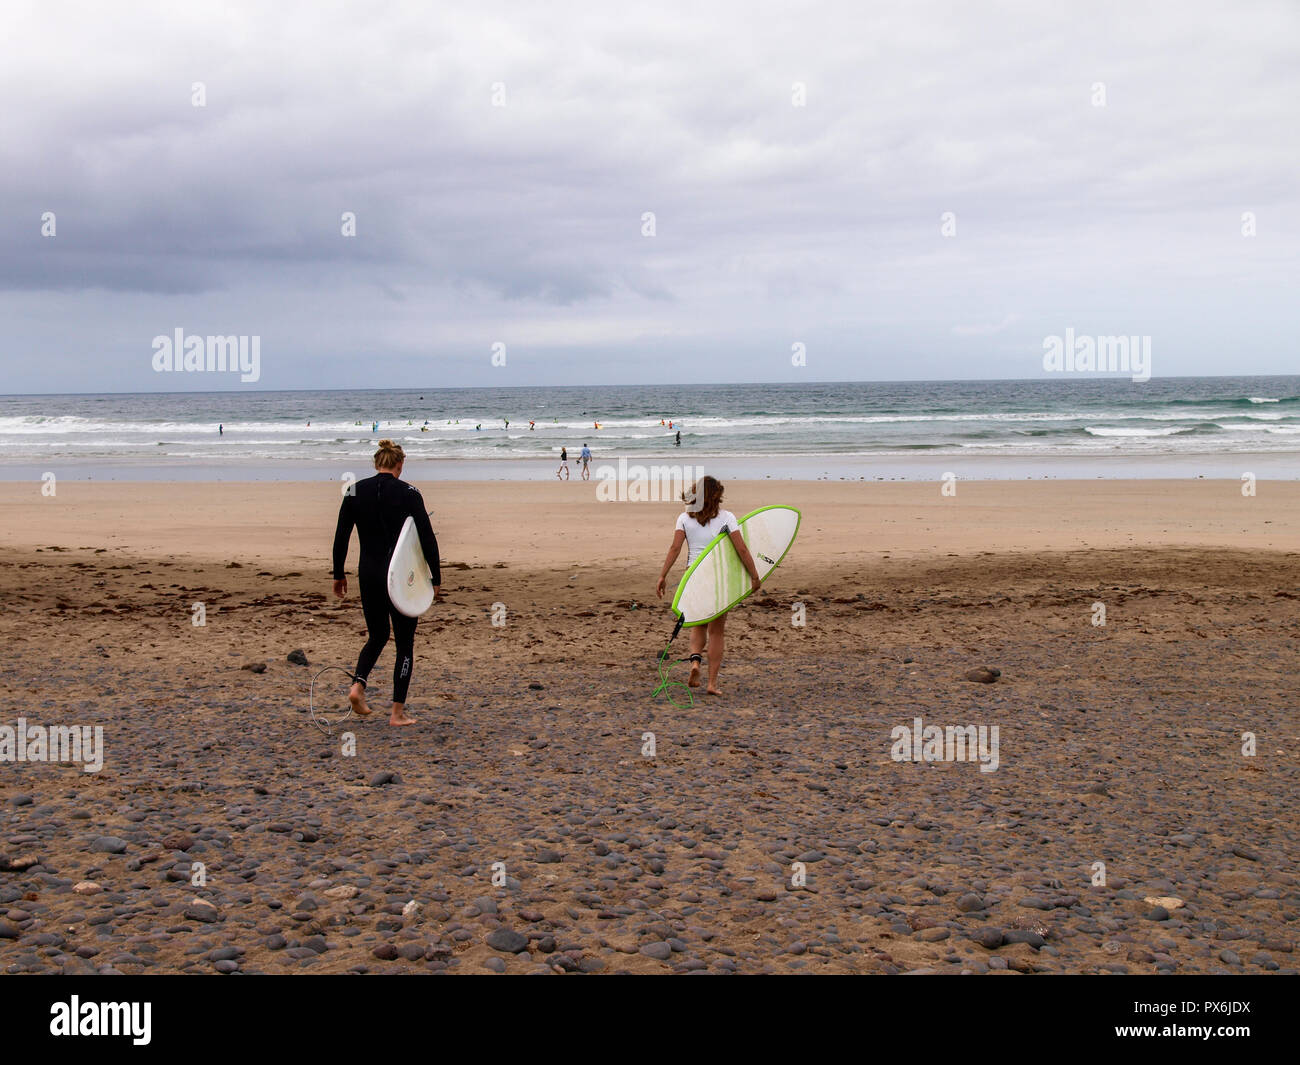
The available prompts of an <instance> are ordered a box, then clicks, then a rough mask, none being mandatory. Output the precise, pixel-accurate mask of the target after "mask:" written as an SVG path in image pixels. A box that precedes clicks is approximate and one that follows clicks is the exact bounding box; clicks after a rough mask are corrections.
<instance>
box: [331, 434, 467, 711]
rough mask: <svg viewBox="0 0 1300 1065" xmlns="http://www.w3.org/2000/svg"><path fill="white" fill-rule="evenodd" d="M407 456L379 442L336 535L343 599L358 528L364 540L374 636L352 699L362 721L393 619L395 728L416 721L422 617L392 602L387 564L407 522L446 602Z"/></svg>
mask: <svg viewBox="0 0 1300 1065" xmlns="http://www.w3.org/2000/svg"><path fill="white" fill-rule="evenodd" d="M405 460H406V454H405V452H403V451H402V448H401V446H400V445H398V444H394V443H393V442H392V441H391V440H381V441H379V450H378V451H376V452H375V469H376V470H377V471H378V472H377V473H376V474H375V475H374V476H373V477H367V478H365V479H364V480H361V481H357V483H356V484H354V485H353V486H352V488H351V490H350V491H349V492H348V493H347V494H346V495H345V496H344V497H343V503H342V505H341V506H340V507H339V523H338V528H337V529H336V530H335V532H334V594H335V595H336V596H338V597H339V598H340V599H342V598H343V597H344V596H346V595H347V594H348V579H347V576H346V575H345V573H344V566H345V564H346V563H347V558H348V542H349V541H350V540H351V539H352V529H353V527H354V526H355V527H356V530H357V538H358V539H359V540H360V541H361V557H360V559H359V561H358V565H357V582H358V584H359V585H360V587H361V610H362V612H363V613H364V614H365V618H366V630H367V632H368V633H369V635H370V638H369V639H368V640H367V641H366V645H365V646H364V647H363V648H361V656H360V657H359V658H358V659H357V668H356V672H355V673H353V675H352V677H353V682H354V683H353V685H352V690H351V691H350V692H349V693H348V701H349V702H350V703H351V704H352V709H353V711H354V712H355V713H356V714H357V715H358V716H359V717H366V716H368V715H369V714H370V712H371V711H370V707H368V706H367V705H366V682H367V679H368V678H369V676H370V671H371V669H373V668H374V665H375V662H376V660H377V659H378V658H379V652H381V651H382V650H383V649H384V645H385V644H386V643H388V626H389V621H390V619H391V621H392V627H393V640H394V644H395V647H396V651H397V660H396V661H395V662H394V663H393V710H392V713H391V714H390V715H389V717H388V723H389V724H390V725H414V724H415V718H413V717H410V716H409V715H408V714H407V712H406V691H407V688H408V687H409V686H410V683H411V667H412V665H413V663H414V660H415V623H416V621H417V620H418V619H417V618H411V617H407V616H406V615H405V614H403V613H400V612H399V611H398V610H397V609H396V608H395V607H394V606H393V604H392V602H391V600H390V599H389V598H388V563H389V560H390V559H391V558H392V555H393V548H394V547H395V546H396V545H397V537H398V534H399V533H400V532H401V530H402V526H403V524H405V522H406V519H407V518H408V517H409V518H413V519H414V521H415V529H416V532H417V533H418V534H419V537H420V550H422V551H423V552H424V558H425V561H426V562H427V563H428V564H429V569H430V571H431V572H432V574H433V593H434V602H442V572H441V570H440V569H439V566H438V540H437V538H436V537H435V536H434V535H433V526H432V525H430V524H429V515H428V514H427V513H426V512H425V509H424V498H423V497H422V496H421V495H420V492H419V490H418V489H417V488H415V487H414V486H413V485H409V484H403V483H402V481H401V476H402V465H403V463H404V462H405Z"/></svg>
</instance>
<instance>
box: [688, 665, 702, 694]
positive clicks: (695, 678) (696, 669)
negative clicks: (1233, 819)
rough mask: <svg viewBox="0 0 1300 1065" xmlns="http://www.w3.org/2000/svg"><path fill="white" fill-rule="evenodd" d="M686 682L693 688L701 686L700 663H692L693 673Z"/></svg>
mask: <svg viewBox="0 0 1300 1065" xmlns="http://www.w3.org/2000/svg"><path fill="white" fill-rule="evenodd" d="M686 683H687V684H689V685H690V686H691V687H692V688H698V687H699V686H700V664H699V663H698V662H692V663H691V675H690V676H689V677H687V678H686Z"/></svg>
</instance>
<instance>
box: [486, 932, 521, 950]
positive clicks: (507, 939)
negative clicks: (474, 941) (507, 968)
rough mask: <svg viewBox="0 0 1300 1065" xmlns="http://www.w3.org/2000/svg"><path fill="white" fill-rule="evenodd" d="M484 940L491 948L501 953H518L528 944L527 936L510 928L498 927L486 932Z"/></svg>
mask: <svg viewBox="0 0 1300 1065" xmlns="http://www.w3.org/2000/svg"><path fill="white" fill-rule="evenodd" d="M485 942H486V943H487V945H488V946H489V947H491V948H492V949H493V950H499V951H501V952H502V953H503V954H518V953H519V952H520V951H521V950H524V949H525V948H526V947H527V946H528V937H527V936H524V935H521V934H520V933H518V932H516V931H514V930H513V929H510V928H498V929H497V930H496V931H494V932H489V933H488V935H487V937H486V939H485Z"/></svg>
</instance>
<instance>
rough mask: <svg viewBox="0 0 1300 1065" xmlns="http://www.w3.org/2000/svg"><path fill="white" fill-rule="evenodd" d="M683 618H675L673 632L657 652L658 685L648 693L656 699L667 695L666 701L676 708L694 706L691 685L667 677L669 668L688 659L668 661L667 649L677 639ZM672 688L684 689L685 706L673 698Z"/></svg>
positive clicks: (685, 708) (682, 708)
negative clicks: (675, 622) (675, 624)
mask: <svg viewBox="0 0 1300 1065" xmlns="http://www.w3.org/2000/svg"><path fill="white" fill-rule="evenodd" d="M685 620H686V619H685V618H684V617H679V618H678V619H677V627H676V628H674V629H673V634H672V635H671V636H669V637H668V642H667V643H666V644H665V645H664V649H663V650H662V651H660V652H659V658H658V667H659V685H658V686H657V687H656V688H655V690H654V691H652V692H651V693H650V698H651V699H656V698H658V697H659V696H660V695H666V696H667V697H668V701H669V702H670V703H672V704H673V706H675V707H677V709H678V710H690V709H692V708H694V706H695V695H694V694H693V693H692V692H691V686H690V685H689V684H686V683H685V682H683V681H680V680H669V679H668V670H669V669H671V668H672V667H673V666H675V665H677V664H678V663H679V662H687V661H690V659H689V657H687V658H678V659H675V660H673V661H672V662H671V663H670V662H669V661H668V649H669V648H670V647H672V645H673V641H674V640H675V639H677V634H678V633H679V632H681V631H682V622H684V621H685ZM673 688H685V689H686V699H687V702H686V705H685V706H683V705H682V704H681V703H679V702H678V701H677V700H676V699H675V698H673V693H672V690H671V689H673Z"/></svg>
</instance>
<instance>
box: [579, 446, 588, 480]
mask: <svg viewBox="0 0 1300 1065" xmlns="http://www.w3.org/2000/svg"><path fill="white" fill-rule="evenodd" d="M578 458H580V459H582V479H583V480H584V481H590V480H591V471H590V470H589V469H588V468H587V467H588V466H589V465H590V464H591V448H589V447H588V446H587V445H586V444H583V445H582V451H581V452H580V453H579V454H578Z"/></svg>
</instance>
